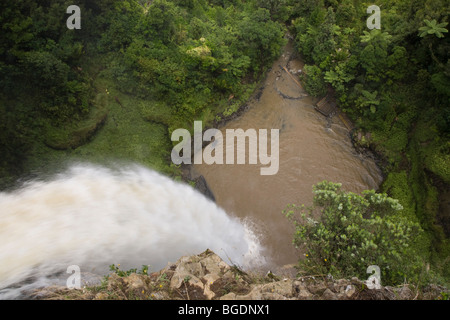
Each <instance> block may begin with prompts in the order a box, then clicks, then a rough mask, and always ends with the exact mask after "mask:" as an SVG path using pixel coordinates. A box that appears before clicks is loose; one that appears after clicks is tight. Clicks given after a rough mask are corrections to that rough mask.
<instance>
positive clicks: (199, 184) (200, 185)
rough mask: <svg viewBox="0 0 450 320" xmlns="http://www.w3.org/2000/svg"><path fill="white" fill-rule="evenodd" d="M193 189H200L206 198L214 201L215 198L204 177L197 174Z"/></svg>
mask: <svg viewBox="0 0 450 320" xmlns="http://www.w3.org/2000/svg"><path fill="white" fill-rule="evenodd" d="M195 189H197V190H198V191H200V192H201V193H202V194H203V195H205V196H206V197H207V198H209V199H211V200H212V201H214V202H215V201H216V198H215V197H214V194H213V192H212V191H211V189H210V188H209V186H208V183H207V182H206V179H205V177H203V176H199V177H198V178H197V179H195Z"/></svg>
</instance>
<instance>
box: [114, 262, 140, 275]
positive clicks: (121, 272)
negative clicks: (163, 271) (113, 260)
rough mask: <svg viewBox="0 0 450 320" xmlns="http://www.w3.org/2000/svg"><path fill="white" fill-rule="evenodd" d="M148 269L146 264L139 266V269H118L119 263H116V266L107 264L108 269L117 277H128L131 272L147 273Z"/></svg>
mask: <svg viewBox="0 0 450 320" xmlns="http://www.w3.org/2000/svg"><path fill="white" fill-rule="evenodd" d="M148 270H149V266H148V265H143V266H142V267H141V269H139V270H138V269H137V268H132V269H129V270H121V269H120V264H118V265H117V266H116V265H115V264H111V265H110V266H109V271H113V272H114V273H115V274H117V275H118V276H119V277H128V276H129V275H130V274H132V273H137V274H144V275H148Z"/></svg>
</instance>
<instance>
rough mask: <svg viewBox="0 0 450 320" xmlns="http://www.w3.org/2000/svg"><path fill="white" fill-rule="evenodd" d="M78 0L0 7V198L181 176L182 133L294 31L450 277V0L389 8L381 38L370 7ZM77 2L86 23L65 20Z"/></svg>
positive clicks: (311, 71) (426, 252)
mask: <svg viewBox="0 0 450 320" xmlns="http://www.w3.org/2000/svg"><path fill="white" fill-rule="evenodd" d="M73 2H74V1H65V0H55V1H50V0H41V1H39V0H38V1H35V0H3V1H2V2H1V3H0V22H1V28H2V30H1V37H0V74H1V75H0V154H1V156H0V188H1V189H7V188H10V187H12V186H14V182H15V181H16V180H17V178H19V177H22V176H24V175H25V176H26V175H29V174H32V173H33V172H34V171H36V170H41V169H42V168H47V169H48V170H51V169H52V168H54V166H55V165H56V164H58V163H60V162H64V161H69V160H70V159H76V158H81V159H84V160H90V161H94V162H95V161H104V160H108V159H112V158H113V159H116V160H132V161H136V162H140V163H143V164H145V165H147V166H149V167H152V168H155V169H156V170H158V171H161V172H164V173H166V174H170V175H172V176H174V177H177V176H179V170H178V168H177V167H175V166H173V165H171V164H170V150H171V148H172V142H171V141H170V134H171V132H172V131H173V130H174V129H176V128H191V127H192V123H193V121H194V120H203V121H204V122H205V123H206V124H207V125H208V124H212V123H214V121H220V119H223V118H226V117H227V116H229V115H231V114H233V113H234V112H236V111H237V110H238V109H239V107H240V106H241V105H242V104H243V103H245V101H247V100H248V99H249V97H250V96H251V94H252V93H253V91H254V89H255V88H256V86H257V83H258V81H259V80H261V79H262V78H263V77H264V75H265V72H266V71H267V70H268V68H269V67H270V65H271V63H272V62H273V61H274V60H275V59H276V58H277V57H278V56H279V55H280V53H281V49H282V48H283V46H284V44H285V43H286V41H287V40H286V36H285V35H286V33H287V32H289V33H290V35H291V36H292V37H293V39H294V42H295V46H296V48H297V50H298V53H299V54H300V55H301V57H302V59H304V61H305V63H306V65H305V68H304V70H303V71H304V72H303V73H302V76H301V81H302V83H303V84H304V86H305V88H306V90H307V91H308V92H309V93H310V94H311V95H313V96H317V97H321V96H323V95H325V94H326V93H327V92H329V91H332V92H333V93H334V94H335V96H336V99H337V101H338V104H339V106H340V108H341V110H342V111H343V112H345V113H346V114H347V115H348V116H349V117H350V118H351V119H352V120H353V122H354V124H355V125H356V128H357V129H356V130H355V131H354V132H353V135H354V138H355V143H357V144H358V145H360V146H362V147H367V148H370V149H371V150H372V151H374V152H375V153H376V154H377V156H378V157H379V158H380V159H381V163H382V166H383V171H384V174H385V181H384V183H383V185H382V186H381V191H383V192H386V193H387V194H388V195H389V196H390V197H392V198H394V199H398V200H399V202H400V203H401V205H402V206H403V208H404V209H403V210H401V211H399V212H400V213H398V214H399V215H402V216H403V217H407V218H408V219H410V220H411V221H414V222H417V223H419V224H420V226H421V228H422V229H423V230H424V232H423V233H421V235H420V236H418V239H417V240H418V241H416V243H415V245H414V246H415V247H414V250H415V254H416V256H417V257H418V259H417V265H418V269H420V268H421V267H423V266H424V265H425V264H426V263H429V264H431V268H432V269H433V270H434V271H435V273H436V275H437V276H438V277H442V279H444V281H448V279H450V261H449V259H450V258H449V256H450V243H449V237H450V218H449V217H448V213H447V216H446V215H444V214H443V211H442V210H441V207H440V202H443V201H444V200H447V201H448V199H445V194H446V193H445V192H448V188H449V184H450V166H449V164H450V140H449V134H450V60H449V52H450V41H449V35H448V28H449V26H448V20H449V15H450V3H449V2H450V1H448V0H396V1H387V0H377V1H376V5H378V6H379V7H380V8H381V29H380V30H378V29H373V30H369V29H368V28H367V25H366V20H367V18H368V17H369V14H368V13H367V12H366V10H367V7H368V6H369V5H371V4H373V3H372V2H367V1H362V0H343V1H338V0H331V1H324V0H321V1H313V0H248V1H244V0H154V1H137V0H99V1H87V0H78V1H76V3H73ZM72 4H76V5H78V6H79V7H80V8H81V29H79V30H78V29H75V30H70V29H68V28H67V26H66V20H67V18H68V17H69V14H67V13H66V9H67V7H68V6H69V5H72ZM98 130H104V131H107V133H108V134H107V138H101V137H96V139H92V137H93V136H94V134H95V133H96V132H97V131H98ZM88 141H90V142H89V143H87V142H88ZM143 145H145V146H146V147H145V148H143V147H142V146H143ZM80 146H83V148H79V147H80ZM447 194H448V193H447ZM445 279H447V280H445ZM416 280H417V279H416Z"/></svg>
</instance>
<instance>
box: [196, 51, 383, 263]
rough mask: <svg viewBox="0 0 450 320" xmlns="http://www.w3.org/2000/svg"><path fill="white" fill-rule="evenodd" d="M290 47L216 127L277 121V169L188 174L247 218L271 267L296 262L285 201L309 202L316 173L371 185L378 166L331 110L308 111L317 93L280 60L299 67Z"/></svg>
mask: <svg viewBox="0 0 450 320" xmlns="http://www.w3.org/2000/svg"><path fill="white" fill-rule="evenodd" d="M293 52H294V48H293V45H292V44H291V43H289V44H288V45H287V46H286V48H285V50H284V53H283V55H282V56H281V57H280V58H279V59H278V60H277V61H276V62H275V63H274V64H273V66H272V69H271V70H270V72H269V73H268V76H267V78H266V80H265V83H264V89H263V90H262V94H261V96H260V97H259V98H258V99H254V100H253V101H251V102H250V103H249V109H248V110H247V111H246V112H245V113H244V114H243V115H242V116H240V117H239V118H237V119H235V120H233V121H231V122H229V123H227V124H226V125H225V126H224V127H221V128H218V129H220V130H221V132H222V133H223V135H224V137H225V130H226V129H239V128H240V129H243V130H247V129H250V128H253V129H256V130H258V129H268V131H269V132H270V129H279V130H280V137H279V139H280V140H279V141H280V148H279V153H280V154H279V161H280V164H279V171H278V173H277V174H276V175H268V176H263V175H260V167H261V166H260V165H254V164H252V165H251V164H248V161H246V164H240V165H238V164H234V165H226V164H223V165H219V164H212V165H207V164H204V163H203V164H200V165H199V164H196V165H193V166H192V168H191V175H192V176H198V175H203V176H204V177H205V179H206V181H207V183H208V185H209V187H210V189H211V190H212V192H213V193H214V196H215V199H216V203H217V204H218V205H219V206H220V207H222V208H223V209H224V210H225V211H226V212H227V213H228V214H230V215H232V216H237V217H239V218H241V219H246V220H247V221H248V222H249V223H251V224H252V225H253V226H254V228H255V229H256V232H257V234H259V237H260V240H261V242H262V244H263V245H264V246H265V247H266V254H265V256H266V259H267V261H268V264H269V265H272V267H274V268H276V267H281V266H283V265H286V264H292V263H296V262H297V261H298V258H299V257H300V255H301V253H300V252H299V251H298V250H296V249H295V248H294V247H293V245H292V236H293V232H294V229H293V226H292V224H291V223H290V222H289V221H288V220H287V219H286V218H285V217H284V215H283V214H282V210H283V209H284V208H285V206H286V205H287V204H290V203H295V204H305V205H311V204H312V200H313V194H312V186H313V185H314V184H316V183H318V182H320V181H323V180H328V181H333V182H340V183H342V185H343V188H344V189H345V190H347V191H352V192H361V191H363V190H365V189H377V188H378V186H379V185H380V183H381V182H382V176H381V171H380V169H379V168H378V167H377V165H376V163H375V162H374V160H372V159H370V158H368V157H366V156H364V155H362V154H359V153H358V152H357V151H356V150H355V149H354V148H353V146H352V143H351V140H350V137H349V132H348V129H347V128H346V127H345V125H344V124H343V123H342V122H341V121H340V119H339V117H333V118H332V119H329V118H326V117H324V116H323V115H321V114H320V113H318V112H317V111H315V110H314V103H315V102H316V101H317V99H314V98H313V97H310V96H308V95H307V94H306V93H305V91H304V90H303V89H302V88H301V87H300V86H299V84H298V83H296V82H295V81H294V80H293V78H292V77H291V76H290V75H289V74H288V73H287V72H286V71H284V70H283V69H282V68H281V67H280V66H286V68H287V69H288V70H291V71H293V70H295V72H298V71H299V70H301V69H303V62H302V61H300V60H299V59H295V58H294V59H290V57H291V56H292V54H293ZM294 77H296V76H295V75H294ZM269 141H270V140H269ZM247 150H248V149H247ZM225 155H226V150H225V151H224V157H225Z"/></svg>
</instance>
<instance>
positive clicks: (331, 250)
mask: <svg viewBox="0 0 450 320" xmlns="http://www.w3.org/2000/svg"><path fill="white" fill-rule="evenodd" d="M313 190H314V207H311V208H306V207H304V206H303V205H302V206H296V205H290V206H288V207H287V208H286V209H285V210H284V213H285V214H286V216H287V217H288V218H289V219H291V220H292V221H294V223H295V230H296V231H295V235H294V240H293V242H294V244H295V245H296V246H299V247H304V248H305V250H306V254H305V259H303V260H300V262H299V263H300V266H299V268H300V272H302V271H304V272H315V274H317V273H321V274H328V273H331V274H332V275H333V276H335V277H351V276H358V277H360V279H364V278H365V277H366V269H367V267H368V266H369V265H378V266H379V267H380V269H381V279H382V281H383V283H386V284H398V283H401V282H403V281H404V277H406V278H407V279H414V280H417V274H416V272H417V270H418V269H420V264H419V259H417V261H411V260H409V259H411V256H412V255H411V249H410V248H411V246H412V245H413V243H414V239H415V237H416V236H417V235H418V233H419V232H420V228H419V225H418V224H417V223H414V222H412V221H411V220H409V219H406V218H404V217H403V216H402V215H399V214H398V212H399V211H401V210H402V209H403V207H402V206H401V205H400V204H399V202H398V201H397V200H395V199H392V198H390V197H388V196H387V195H386V194H378V193H376V192H375V191H373V190H367V191H364V192H363V193H362V195H357V194H354V193H352V192H344V191H342V190H341V184H338V183H332V182H327V181H323V182H321V183H318V184H317V185H316V186H314V188H313ZM317 216H319V219H318V220H316V219H315V218H314V217H317ZM415 260H416V259H415ZM313 270H314V271H313Z"/></svg>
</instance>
